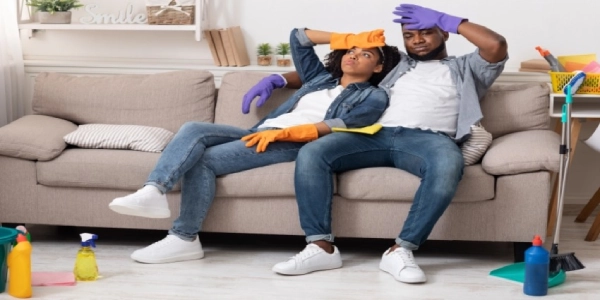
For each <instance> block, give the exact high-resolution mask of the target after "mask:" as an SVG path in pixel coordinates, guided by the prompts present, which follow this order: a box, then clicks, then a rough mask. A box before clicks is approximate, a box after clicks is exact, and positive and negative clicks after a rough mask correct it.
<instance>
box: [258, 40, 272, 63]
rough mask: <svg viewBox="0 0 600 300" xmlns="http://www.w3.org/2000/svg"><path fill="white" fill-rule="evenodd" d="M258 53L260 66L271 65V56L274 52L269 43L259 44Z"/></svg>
mask: <svg viewBox="0 0 600 300" xmlns="http://www.w3.org/2000/svg"><path fill="white" fill-rule="evenodd" d="M256 53H257V54H258V65H259V66H270V65H271V54H272V53H273V50H272V49H271V45H270V44H269V43H262V44H258V48H257V49H256Z"/></svg>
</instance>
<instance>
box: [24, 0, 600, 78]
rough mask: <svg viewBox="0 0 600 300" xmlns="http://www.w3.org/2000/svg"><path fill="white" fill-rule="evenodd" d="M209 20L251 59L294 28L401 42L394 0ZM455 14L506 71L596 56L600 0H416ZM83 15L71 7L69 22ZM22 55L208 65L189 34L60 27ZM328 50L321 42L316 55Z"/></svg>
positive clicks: (466, 47)
mask: <svg viewBox="0 0 600 300" xmlns="http://www.w3.org/2000/svg"><path fill="white" fill-rule="evenodd" d="M82 2H83V3H96V4H98V5H99V6H100V7H104V8H105V10H106V12H116V11H118V10H120V9H124V8H125V3H132V4H134V5H135V7H136V10H137V11H143V10H144V0H128V1H122V0H82ZM208 2H209V22H210V24H211V26H213V27H223V26H234V25H240V26H241V27H242V29H243V30H244V34H245V38H246V42H247V44H248V47H249V49H250V52H251V56H254V54H255V51H254V48H255V46H256V45H257V44H258V43H261V42H270V43H278V42H282V41H287V39H288V33H289V31H290V29H292V28H293V27H310V28H315V29H324V30H331V31H341V32H354V31H364V30H370V29H375V28H383V29H385V30H386V33H387V38H388V39H387V41H388V43H389V44H395V45H402V40H401V35H400V27H399V26H398V24H395V23H393V22H392V21H391V20H392V19H393V18H394V17H395V16H394V15H393V14H392V11H393V8H394V7H395V6H397V5H398V4H399V2H400V1H399V0H370V1H366V0H301V1H289V0H279V1H275V0H208ZM415 2H418V4H420V5H423V6H429V7H433V8H435V9H437V10H440V11H445V12H448V13H451V14H454V15H459V16H463V17H467V18H469V19H470V20H471V21H473V22H476V23H480V24H482V25H485V26H487V27H489V28H491V29H493V30H495V31H497V32H499V33H500V34H502V35H504V36H505V37H506V39H507V40H508V42H509V52H510V60H509V62H508V64H507V68H506V69H507V70H508V71H514V70H517V69H518V67H519V62H520V61H522V60H526V59H531V58H538V57H539V56H538V54H537V52H536V51H535V50H534V47H535V46H537V45H541V46H543V47H545V48H548V49H550V50H551V51H552V52H553V53H555V54H557V55H560V54H574V53H598V52H600V39H598V38H593V37H594V36H596V35H595V34H594V30H595V29H596V28H598V25H600V23H599V22H598V17H597V13H598V11H600V1H592V0H570V1H564V0H527V1H522V0H452V1H448V0H420V1H415ZM84 15H86V14H85V12H84V10H83V9H79V10H78V11H75V14H74V20H78V19H79V17H81V16H84ZM24 48H25V55H26V58H32V57H39V56H67V57H71V58H74V59H76V58H94V59H100V58H144V59H165V58H174V59H184V60H195V61H196V62H206V61H208V62H210V58H211V57H210V52H209V50H208V47H207V44H206V42H204V41H202V42H195V41H194V39H193V34H192V33H190V32H95V31H84V32H61V31H48V32H43V33H40V34H38V35H37V37H36V38H34V39H31V40H24ZM448 48H449V52H450V54H455V55H460V54H464V53H467V52H470V51H473V49H474V48H473V46H472V45H471V44H469V43H468V42H466V41H465V40H464V38H462V37H460V36H452V37H451V38H450V41H449V42H448ZM326 52H327V48H326V47H322V48H321V49H320V53H321V54H324V53H326Z"/></svg>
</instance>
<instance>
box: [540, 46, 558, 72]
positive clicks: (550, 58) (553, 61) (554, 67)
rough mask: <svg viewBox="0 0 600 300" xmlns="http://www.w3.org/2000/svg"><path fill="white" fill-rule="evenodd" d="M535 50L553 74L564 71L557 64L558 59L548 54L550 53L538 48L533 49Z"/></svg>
mask: <svg viewBox="0 0 600 300" xmlns="http://www.w3.org/2000/svg"><path fill="white" fill-rule="evenodd" d="M535 50H537V51H538V52H539V53H540V55H541V56H542V57H543V58H544V59H545V60H546V61H547V62H548V63H549V64H550V69H551V70H552V71H553V72H564V71H565V68H564V67H563V66H562V65H561V64H560V63H559V62H558V59H556V57H554V55H552V53H550V51H548V50H545V49H542V47H540V46H537V47H535Z"/></svg>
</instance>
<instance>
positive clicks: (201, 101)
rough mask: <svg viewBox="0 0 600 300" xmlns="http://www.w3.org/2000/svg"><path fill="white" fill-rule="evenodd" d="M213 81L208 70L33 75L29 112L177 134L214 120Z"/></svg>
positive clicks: (79, 122) (80, 121)
mask: <svg viewBox="0 0 600 300" xmlns="http://www.w3.org/2000/svg"><path fill="white" fill-rule="evenodd" d="M214 97H215V84H214V81H213V75H212V73H210V72H207V71H176V72H167V73H158V74H152V75H110V76H93V77H92V76H80V77H78V76H72V75H65V74H57V73H40V74H39V75H37V77H36V80H35V86H34V95H33V105H32V106H33V111H34V112H35V113H36V114H40V115H47V116H53V117H57V118H61V119H65V120H69V121H72V122H74V123H76V124H78V125H80V124H90V123H98V124H129V125H144V126H153V127H160V128H165V129H167V130H169V131H171V132H177V130H178V129H179V127H181V125H183V123H185V122H187V121H201V122H212V121H213V118H214Z"/></svg>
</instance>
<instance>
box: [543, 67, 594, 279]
mask: <svg viewBox="0 0 600 300" xmlns="http://www.w3.org/2000/svg"><path fill="white" fill-rule="evenodd" d="M584 78H585V73H578V74H576V75H575V76H574V77H573V78H572V79H571V81H569V83H567V85H566V86H565V89H564V92H565V94H566V101H565V102H566V103H565V104H563V107H562V116H561V122H562V134H561V145H560V150H559V153H560V165H559V172H558V179H557V180H559V184H558V203H557V206H558V211H557V214H556V228H555V229H554V240H553V242H552V249H551V250H550V270H549V271H550V276H556V275H557V274H558V273H559V272H560V270H561V269H562V270H563V271H565V272H568V271H576V270H581V269H583V268H585V266H584V265H583V264H582V263H581V262H580V261H579V259H577V257H575V253H574V252H570V253H558V240H559V238H560V225H561V221H562V213H563V200H564V196H565V187H566V182H567V171H568V169H569V151H570V150H571V103H573V94H572V93H575V92H576V91H577V89H579V86H581V83H583V79H584Z"/></svg>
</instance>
